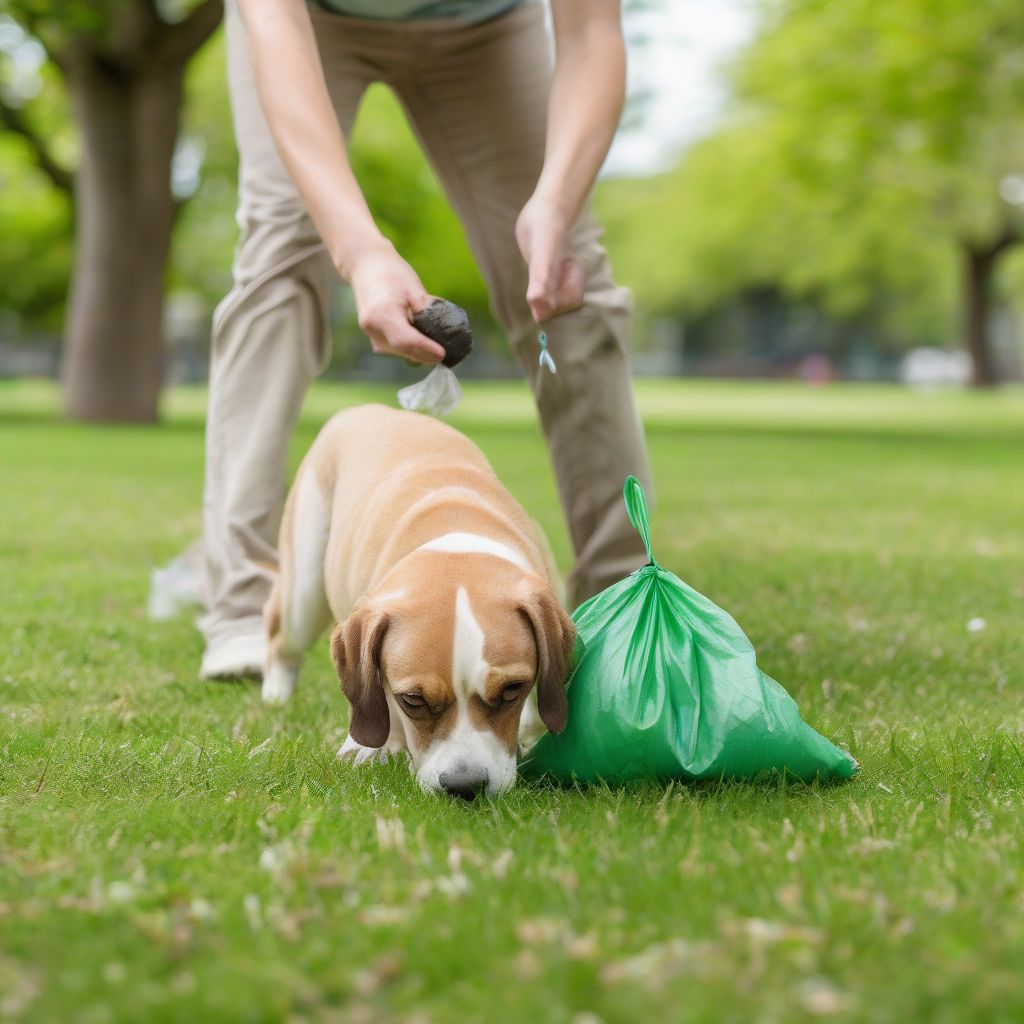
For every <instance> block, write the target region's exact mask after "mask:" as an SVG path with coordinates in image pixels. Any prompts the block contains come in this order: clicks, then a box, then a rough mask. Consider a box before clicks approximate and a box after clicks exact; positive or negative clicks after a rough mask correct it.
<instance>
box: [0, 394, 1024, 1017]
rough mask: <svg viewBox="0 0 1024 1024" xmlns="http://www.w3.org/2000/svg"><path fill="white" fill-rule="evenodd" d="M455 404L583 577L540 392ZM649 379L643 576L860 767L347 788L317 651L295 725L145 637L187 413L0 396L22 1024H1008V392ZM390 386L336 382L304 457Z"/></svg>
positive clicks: (4, 864) (1021, 713)
mask: <svg viewBox="0 0 1024 1024" xmlns="http://www.w3.org/2000/svg"><path fill="white" fill-rule="evenodd" d="M467 390H468V392H469V393H468V395H467V400H466V402H465V404H464V406H463V409H462V410H461V412H460V415H459V416H458V417H457V419H456V422H457V423H458V425H460V426H462V427H463V428H464V429H466V430H467V432H468V433H469V434H470V436H472V437H473V438H474V439H476V440H477V441H478V442H479V443H480V444H481V445H482V447H483V448H484V450H485V451H486V452H487V454H488V455H489V456H490V457H491V459H492V460H493V462H494V464H495V466H496V468H497V470H498V472H499V474H500V475H501V476H502V477H503V479H504V480H505V482H506V483H507V485H508V486H509V487H510V488H511V490H512V491H513V492H514V493H515V494H516V495H517V496H518V497H519V498H520V499H521V500H522V502H523V503H524V504H525V505H526V507H527V508H528V509H529V510H530V511H531V512H532V513H533V514H534V515H536V516H537V517H538V518H539V519H540V520H541V521H542V523H543V524H544V525H545V526H546V528H547V529H548V532H549V534H550V536H551V537H552V540H553V543H554V545H555V549H556V552H557V553H558V555H559V557H560V559H561V560H562V562H563V564H564V563H566V562H567V558H568V548H567V544H566V540H565V533H564V530H563V528H562V525H561V520H560V513H559V511H558V508H557V505H556V503H555V500H554V487H553V484H552V481H551V478H550V472H549V470H548V466H547V461H546V456H545V454H544V450H543V447H542V445H541V443H540V439H539V435H538V432H537V429H536V427H535V425H534V422H533V418H532V413H531V409H530V406H529V404H528V402H527V400H526V398H525V395H524V392H523V391H522V389H520V388H519V387H515V386H511V385H501V386H498V385H494V386H487V385H478V384H470V385H469V387H468V389H467ZM640 395H641V404H642V407H643V411H644V415H645V418H646V419H647V422H648V424H649V436H650V443H651V449H652V453H653V459H654V465H655V473H656V478H657V481H658V508H657V511H656V513H655V517H654V547H655V553H656V555H657V556H658V557H659V559H660V561H662V562H663V563H664V564H665V565H667V566H668V567H669V568H671V569H673V570H674V571H675V572H677V573H678V574H679V575H681V576H682V577H683V578H684V579H686V580H687V581H688V582H689V583H691V584H692V585H693V586H695V587H697V588H698V589H699V590H702V591H703V592H705V593H706V594H708V595H709V596H710V597H711V598H713V599H714V600H716V601H717V602H718V603H719V604H721V605H723V606H724V607H725V608H727V609H729V610H730V611H731V612H732V613H733V614H734V615H735V616H736V618H737V619H738V620H739V621H740V623H741V624H742V625H743V626H744V628H745V629H746V631H747V633H748V634H749V635H750V637H751V639H752V640H753V641H754V644H755V646H756V647H757V649H758V652H759V657H760V663H761V666H762V667H763V668H764V669H765V670H766V671H767V672H768V673H769V674H771V675H772V676H774V677H775V678H777V679H778V680H779V681H780V682H782V683H783V685H785V686H786V687H787V688H788V689H789V690H790V692H792V693H793V694H794V696H795V697H796V698H797V700H798V701H799V703H800V706H801V709H802V711H803V713H804V716H805V717H806V718H807V719H808V721H810V722H811V723H812V724H813V725H815V726H816V727H817V728H818V729H820V730H821V731H822V732H824V733H826V734H827V735H829V736H832V737H834V738H836V739H838V740H839V741H840V742H842V743H844V744H846V745H847V746H848V747H849V748H850V749H851V750H852V752H853V753H854V754H855V755H856V757H857V758H858V759H859V760H860V761H861V762H862V764H863V766H864V768H863V772H862V774H861V776H860V777H859V778H858V779H857V780H856V781H854V782H853V783H851V784H849V785H846V786H843V787H838V788H832V789H818V788H815V787H801V786H791V787H788V788H784V787H774V788H773V787H771V786H760V787H758V786H744V785H724V786H707V787H701V788H693V787H689V786H683V785H674V786H670V787H668V788H667V789H666V788H663V787H658V786H655V785H646V786H641V787H639V788H632V789H629V790H626V791H611V790H591V791H588V792H579V791H557V790H552V789H548V788H536V787H534V788H530V787H526V786H520V787H517V788H516V789H514V790H513V791H512V793H510V794H509V795H508V796H507V797H505V798H502V799H500V800H498V801H495V802H493V803H488V802H486V801H478V802H477V803H475V804H473V805H463V804H462V803H456V802H452V801H448V800H445V799H441V798H436V797H428V796H425V795H423V794H422V793H420V792H419V791H418V789H417V788H416V786H415V785H414V783H413V780H412V779H411V777H410V776H409V774H408V772H407V770H406V769H405V768H403V767H401V766H384V767H378V768H354V767H352V766H350V765H345V764H338V763H336V762H335V760H334V752H335V750H336V749H337V747H338V745H339V743H340V741H341V739H342V738H343V736H344V733H345V716H346V710H345V705H344V701H343V699H342V697H341V695H340V693H339V690H338V684H337V680H336V678H335V676H334V672H333V669H332V667H331V664H330V660H329V657H328V652H327V649H326V642H324V643H323V644H321V645H320V647H319V648H318V649H317V651H316V652H315V654H314V656H312V657H311V658H310V660H309V662H308V664H307V669H306V671H305V673H304V676H303V681H302V687H301V689H300V691H299V694H298V696H297V698H296V700H295V701H294V702H293V703H291V704H290V705H289V706H287V707H286V708H284V709H271V708H267V707H264V706H263V705H262V704H261V702H260V700H259V696H258V693H257V690H256V688H255V687H253V686H248V685H223V684H221V685H218V684H203V683H199V682H197V681H196V678H195V677H196V668H197V665H198V662H199V656H200V640H199V636H198V634H197V633H196V632H195V630H194V628H193V627H192V625H191V624H190V622H189V621H187V620H181V621H176V622H172V623H169V624H167V623H151V622H148V621H147V620H146V617H145V613H144V611H145V604H146V592H147V587H148V576H149V571H150V569H151V567H153V566H154V565H157V564H159V563H161V562H163V561H165V560H166V559H168V558H170V557H172V556H173V555H174V554H176V553H177V552H178V550H179V549H181V548H182V547H184V545H185V544H186V543H187V542H189V541H190V540H191V539H193V538H194V537H195V536H196V535H197V532H198V529H199V501H200V488H201V474H202V419H201V417H202V398H203V396H202V395H201V394H199V393H189V392H176V393H174V394H172V395H171V396H170V398H169V401H168V417H167V421H166V423H165V424H164V425H163V426H161V427H159V428H101V427H95V428H83V427H78V426H70V425H67V424H64V423H62V422H60V421H59V419H58V418H57V417H56V415H55V412H54V409H55V407H56V400H55V396H54V394H53V392H52V391H51V390H50V389H49V388H47V387H44V386H42V385H32V384H10V383H6V384H3V385H0V467H2V473H0V486H2V495H3V499H2V500H3V512H2V516H0V580H2V583H0V626H2V632H0V636H2V641H0V692H2V700H3V703H2V719H0V721H2V724H0V1019H5V1018H10V1019H14V1020H21V1019H24V1020H36V1021H60V1022H66V1021H70V1022H91V1024H103V1022H106V1021H121V1020H125V1021H129V1020H130V1021H151V1020H153V1021H190V1022H191V1021H210V1020H232V1021H272V1020H288V1021H294V1022H298V1021H305V1020H309V1021H339V1022H340V1021H345V1022H349V1021H352V1022H360V1021H367V1022H368V1021H377V1020H389V1021H390V1020H404V1021H409V1022H413V1021H417V1022H426V1021H437V1022H446V1021H457V1022H460V1024H461V1022H468V1021H496V1020H500V1021H528V1022H530V1024H541V1022H546V1021H575V1022H576V1024H594V1022H597V1021H605V1022H608V1024H611V1022H634V1021H650V1022H655V1021H657V1022H661V1021H673V1022H675V1021H701V1022H719V1021H742V1022H744V1024H748V1022H750V1021H779V1022H787V1024H788V1022H790V1021H800V1020H805V1019H806V1020H810V1019H821V1018H827V1019H833V1020H871V1021H893V1022H900V1024H905V1022H907V1021H918V1020H927V1021H940V1022H945V1021H948V1022H950V1024H953V1022H956V1024H961V1022H964V1021H971V1020H984V1021H1020V1020H1022V1019H1024V704H1022V700H1021V698H1022V695H1024V657H1022V655H1024V629H1022V611H1024V448H1022V439H1024V398H1022V396H1021V394H1020V393H1019V392H1016V393H1004V394H1001V395H995V396H973V395H908V394H905V393H902V392H898V391H895V390H887V389H874V388H872V389H855V388H839V387H836V388H829V389H825V390H808V389H804V388H799V387H793V386H789V385H725V384H711V383H707V384H696V383H685V384H682V383H680V384H677V383H657V382H651V383H644V384H643V385H642V386H641V388H640ZM367 397H385V398H386V397H388V393H387V392H382V391H380V390H377V391H374V390H373V389H355V388H342V387H337V386H331V385H322V386H320V387H318V388H317V389H316V390H315V391H314V393H313V394H312V395H311V396H310V401H309V403H308V405H307V408H306V411H305V413H304V417H303V421H302V426H301V430H300V432H299V436H298V437H297V439H296V444H295V448H294V454H295V457H296V459H297V458H298V456H299V454H300V453H301V451H302V450H303V449H304V448H305V447H306V446H307V445H308V443H309V442H310V440H311V439H312V437H313V434H314V431H315V429H316V427H317V426H318V425H319V423H320V422H322V420H323V419H324V418H325V417H326V416H327V415H329V413H330V412H332V411H333V410H335V409H337V408H339V407H341V406H344V405H347V404H351V403H353V402H355V401H360V400H365V399H366V398H367ZM972 620H974V622H973V628H969V627H968V623H969V622H972ZM979 620H984V621H983V623H981V622H980V621H979ZM979 626H980V627H981V628H979Z"/></svg>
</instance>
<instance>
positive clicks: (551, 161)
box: [535, 0, 626, 224]
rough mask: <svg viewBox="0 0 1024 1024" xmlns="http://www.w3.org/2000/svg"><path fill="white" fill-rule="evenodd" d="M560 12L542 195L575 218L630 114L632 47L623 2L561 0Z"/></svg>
mask: <svg viewBox="0 0 1024 1024" xmlns="http://www.w3.org/2000/svg"><path fill="white" fill-rule="evenodd" d="M581 7H585V8H586V11H582V10H580V8H581ZM552 15H553V18H554V24H555V43H556V49H557V61H556V65H555V74H554V79H553V81H552V84H551V98H550V101H549V105H548V130H547V144H546V148H545V154H544V168H543V171H542V172H541V175H540V179H539V181H538V183H537V188H536V192H535V195H536V196H537V197H538V198H539V199H540V200H542V201H543V202H545V203H546V204H550V205H551V206H552V207H555V208H557V209H558V210H559V211H560V212H561V213H562V215H563V216H564V217H565V221H566V223H567V224H571V223H572V222H573V221H575V219H576V217H577V216H578V215H579V212H580V210H581V208H582V206H583V203H584V202H585V201H586V198H587V195H588V194H589V192H590V190H591V188H592V187H593V184H594V180H595V179H596V178H597V173H598V171H599V170H600V169H601V164H602V163H603V162H604V159H605V157H606V156H607V155H608V149H609V147H610V146H611V142H612V138H613V136H614V135H615V130H616V128H617V127H618V124H619V118H620V117H621V115H622V105H623V101H624V98H625V83H626V51H625V45H624V43H623V39H622V30H621V26H620V22H619V4H618V3H617V2H611V0H601V2H598V3H588V4H586V5H581V4H579V3H578V0H562V2H561V3H559V2H557V0H556V2H555V3H554V4H553V5H552Z"/></svg>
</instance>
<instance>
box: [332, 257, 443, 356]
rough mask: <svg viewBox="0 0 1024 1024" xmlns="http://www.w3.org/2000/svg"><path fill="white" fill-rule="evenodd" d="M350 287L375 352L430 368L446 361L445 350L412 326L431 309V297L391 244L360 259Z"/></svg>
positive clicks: (357, 310) (355, 267)
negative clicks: (415, 318) (421, 313)
mask: <svg viewBox="0 0 1024 1024" xmlns="http://www.w3.org/2000/svg"><path fill="white" fill-rule="evenodd" d="M349 284H351V286H352V294H353V295H354V296H355V300H356V313H357V315H358V317H359V329H360V330H362V331H365V332H366V334H367V335H369V338H370V345H371V346H372V348H373V351H374V352H377V353H379V354H381V355H389V356H401V357H402V358H403V359H410V360H412V361H413V362H415V363H425V364H426V365H428V366H430V365H433V364H434V363H439V362H440V361H441V360H442V359H444V355H445V353H444V349H443V348H442V347H441V346H440V345H438V343H437V342H436V341H431V340H430V338H428V337H427V336H426V335H425V334H421V333H420V332H419V331H417V330H416V328H415V327H413V325H412V324H411V323H410V322H409V319H410V317H412V316H413V315H414V314H415V313H418V312H419V311H420V310H421V309H423V307H424V306H427V305H429V303H430V296H429V295H428V294H427V292H426V290H425V289H424V287H423V285H422V284H421V283H420V279H419V277H418V276H417V274H416V271H415V270H413V269H412V267H410V266H409V264H408V263H406V262H405V260H403V259H402V257H401V256H399V255H398V253H397V251H396V250H395V247H394V246H393V245H392V244H391V243H390V242H384V243H382V244H381V245H380V246H376V247H374V249H372V250H371V251H369V252H367V253H365V254H363V255H362V256H360V257H359V259H358V260H357V261H356V263H355V265H354V266H353V268H352V272H351V274H350V276H349Z"/></svg>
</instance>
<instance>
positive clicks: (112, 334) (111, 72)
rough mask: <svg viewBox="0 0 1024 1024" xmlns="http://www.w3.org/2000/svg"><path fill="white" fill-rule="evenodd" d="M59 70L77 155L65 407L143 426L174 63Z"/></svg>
mask: <svg viewBox="0 0 1024 1024" xmlns="http://www.w3.org/2000/svg"><path fill="white" fill-rule="evenodd" d="M65 73H66V75H67V77H68V79H69V86H70V91H71V95H72V96H73V100H74V112H75V120H76V123H77V125H78V129H79V138H80V145H81V163H80V166H79V170H78V174H77V177H76V183H75V199H76V231H75V268H74V273H73V277H72V282H71V295H70V299H69V302H68V314H69V315H68V326H67V333H66V338H65V345H64V362H63V366H62V373H61V376H62V380H63V384H64V408H65V411H66V413H67V415H68V416H70V417H72V418H73V419H78V420H102V421H134V422H140V421H141V422H151V421H154V420H155V419H156V418H157V403H158V398H159V394H160V385H161V378H162V372H163V366H162V364H163V354H164V352H163V349H164V346H163V306H164V272H165V266H166V262H167V255H168V250H169V247H170V239H171V228H172V226H173V223H174V212H175V204H174V198H173V195H172V193H171V185H170V169H171V158H172V156H173V153H174V145H175V141H176V139H177V135H178V123H179V115H180V112H181V102H182V89H183V75H184V63H183V62H177V61H176V62H173V63H171V64H166V63H165V64H161V65H160V66H158V67H155V68H143V69H139V70H134V71H131V72H127V71H124V70H120V69H118V68H116V67H112V66H111V64H110V63H109V62H105V61H104V60H102V59H101V58H99V57H97V56H96V55H95V54H93V53H88V52H87V53H85V54H77V55H75V57H74V59H72V60H69V61H68V65H67V68H66V72H65Z"/></svg>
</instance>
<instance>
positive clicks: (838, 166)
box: [0, 0, 1024, 419]
mask: <svg viewBox="0 0 1024 1024" xmlns="http://www.w3.org/2000/svg"><path fill="white" fill-rule="evenodd" d="M1018 15H1019V12H1018V10H1017V8H1016V7H1015V5H1014V4H1013V3H1011V2H1009V0H1002V2H987V3H983V4H971V3H965V2H959V0H901V2H900V3H898V4H891V5H880V4H876V3H873V2H870V0H848V2H845V3H843V4H841V5H832V4H827V3H811V2H805V3H781V2H770V0H766V2H764V3H755V2H753V0H730V2H727V3H712V2H698V0H693V2H684V0H676V2H673V3H667V4H654V3H651V2H649V0H630V2H628V3H627V4H626V5H625V23H626V26H627V33H628V38H629V46H630V66H631V73H630V97H629V102H628V105H627V110H626V116H625V118H624V123H623V127H622V130H621V132H620V137H619V139H618V141H617V143H616V147H615V149H614V150H613V153H612V156H611V159H610V160H609V163H608V166H607V168H606V171H605V175H604V177H603V179H602V181H601V183H600V185H599V187H598V190H597V196H596V202H597V207H598V210H599V213H600V216H601V218H602V220H603V221H604V223H605V225H606V227H607V245H608V248H609V249H610V251H611V253H612V257H613V262H614V266H615V269H616V273H617V275H618V277H619V278H620V280H621V281H623V282H624V283H625V284H627V285H628V286H629V287H630V288H632V290H633V293H634V295H635V300H636V308H637V320H636V330H635V333H634V347H635V350H636V353H637V356H636V363H637V370H638V372H640V373H645V374H688V375H698V376H729V377H736V376H752V377H794V376H796V377H799V376H805V377H809V378H812V379H815V380H822V379H829V378H833V377H838V378H842V379H849V380H895V379H900V378H901V376H904V377H905V376H906V374H907V372H908V370H909V372H910V375H911V377H912V378H913V379H917V380H927V379H929V377H930V376H931V377H932V378H935V379H938V380H945V381H959V380H963V379H965V378H967V379H971V380H973V382H974V383H975V384H978V385H982V386H989V385H992V384H994V383H997V382H1005V381H1013V380H1018V379H1019V378H1020V376H1021V372H1022V365H1024V359H1022V340H1021V338H1022V328H1021V314H1022V310H1024V246H1021V245H1020V241H1021V237H1022V235H1021V230H1022V229H1021V225H1022V223H1024V124H1022V121H1021V118H1020V110H1021V105H1022V97H1024V68H1022V66H1021V59H1020V47H1021V33H1022V31H1024V29H1022V27H1021V20H1020V18H1019V16H1018ZM219 16H220V7H219V3H218V2H217V0H206V2H205V3H202V4H200V5H198V6H196V5H193V4H189V3H187V2H181V0H177V2H164V3H154V4H152V5H151V4H149V3H143V2H141V0H139V2H130V3H129V2H126V0H104V2H101V3H94V2H90V3H76V2H70V3H60V4H55V3H45V2H42V0H4V2H3V3H2V4H0V186H2V187H0V375H3V376H24V375H49V376H57V375H59V374H60V373H61V371H62V370H63V372H64V375H65V377H66V378H67V381H68V385H67V387H68V393H67V395H66V408H67V409H68V411H69V412H70V413H71V414H72V415H75V416H80V417H82V418H93V419H97V418H98V419H133V418H134V419H145V418H152V417H154V416H155V415H156V409H157V392H158V389H159V385H160V381H161V374H160V372H159V371H160V370H161V369H162V368H163V367H164V366H165V365H166V371H167V372H166V374H164V375H163V379H165V380H168V381H170V382H182V381H199V380H202V379H203V377H204V375H205V371H206V361H207V350H208V334H209V322H210V317H211V313H212V310H213V308H214V306H215V304H216V303H217V301H218V300H219V299H220V298H221V297H222V296H223V295H224V294H225V293H226V291H227V290H228V288H229V285H230V267H231V258H232V252H233V248H234V244H235V240H236V226H235V222H234V216H233V211H234V180H235V173H236V167H237V157H236V153H235V149H234V143H233V138H232V134H231V130H230V110H229V105H228V100H227V96H226V91H225V84H224V52H223V39H222V36H221V34H220V32H219V31H218V30H217V29H216V25H217V22H218V19H219ZM211 33H212V38H208V37H210V36H211ZM352 148H353V154H354V157H353V159H354V163H355V166H356V170H357V174H358V177H359V180H360V182H361V184H362V186H363V188H364V190H365V191H366V193H367V196H368V198H369V200H370V203H371V206H372V208H373V209H374V211H375V213H376V215H377V217H378V219H379V222H380V224H381V226H382V227H383V228H384V230H385V231H386V232H387V234H388V235H389V236H390V237H391V238H392V239H393V240H394V241H395V242H396V244H397V246H398V249H399V251H400V252H401V253H403V255H405V256H406V258H407V259H408V260H409V261H410V262H411V263H412V265H413V266H414V267H415V268H416V270H417V271H418V272H419V273H420V275H421V276H422V278H423V280H424V283H425V285H426V287H427V288H428V290H430V291H432V292H434V293H435V294H441V295H445V296H447V297H450V298H452V299H453V300H455V301H457V302H459V303H460V304H462V305H463V306H465V307H466V308H467V309H469V311H470V313H471V315H472V318H473V322H474V324H475V325H476V328H477V331H478V333H479V335H480V337H481V340H482V346H481V347H482V351H481V353H480V354H479V355H478V358H477V359H475V360H474V361H473V362H472V363H470V364H467V366H466V367H465V370H464V372H465V374H466V375H467V376H473V375H478V376H485V377H487V376H498V377H501V376H511V375H514V374H515V372H516V371H515V368H514V364H513V363H512V361H511V359H510V358H509V356H508V353H507V351H506V348H505V345H504V340H503V339H502V337H501V335H500V332H499V331H498V330H497V329H496V327H495V325H494V323H493V321H492V320H491V319H490V317H489V315H488V311H487V297H486V293H485V290H484V285H483V282H482V280H481V278H480V276H479V274H478V273H477V271H476V269H475V267H474V265H473V261H472V259H471V257H470V255H469V252H468V249H467V247H466V243H465V239H464V237H463V234H462V232H461V229H460V228H459V226H458V223H457V221H456V220H455V218H454V216H453V215H452V214H451V212H450V211H449V209H448V206H447V204H446V203H445V201H444V198H443V197H442V196H441V195H440V193H439V190H438V187H437V185H436V182H435V180H434V178H433V176H432V174H431V172H430V170H429V168H428V166H427V165H426V163H425V161H424V159H423V158H422V156H421V155H420V153H419V151H418V149H417V147H416V144H415V142H414V140H413V138H412V135H411V133H410V131H409V129H408V128H407V126H406V124H405V121H404V118H403V116H402V114H401V111H400V110H399V108H398V105H397V103H396V102H395V101H394V100H393V99H392V98H391V96H390V94H389V93H387V92H386V91H385V90H384V89H383V87H377V88H375V89H373V90H372V91H371V93H370V94H369V95H368V96H367V98H366V100H365V102H364V104H363V108H362V110H361V114H360V117H359V120H358V123H357V126H356V130H355V133H354V140H353V147H352ZM76 169H77V175H76V173H75V172H76ZM76 185H77V187H76ZM76 227H77V231H76ZM74 266H77V267H78V268H79V274H78V276H77V277H76V278H74V279H73V278H72V268H73V267H74ZM69 284H70V285H72V286H73V287H72V289H71V291H70V293H69ZM164 285H166V287H163V286H164ZM69 294H70V298H69ZM334 338H335V354H334V360H333V363H332V366H331V368H330V370H329V374H330V375H333V376H344V377H347V378H350V379H351V378H353V377H362V378H368V377H387V376H393V377H401V375H402V373H403V371H402V368H401V367H400V366H398V365H397V364H396V363H394V362H393V361H391V362H389V361H385V360H379V359H373V358H372V357H371V356H370V355H369V353H368V351H367V346H366V344H365V341H364V339H363V338H362V337H361V336H360V335H359V333H358V331H357V329H356V326H355V322H354V316H353V313H352V308H351V302H350V299H349V296H348V293H347V292H346V291H345V290H344V289H342V288H339V289H338V290H337V294H336V301H335V309H334ZM922 348H924V349H939V350H942V351H943V352H945V353H948V357H946V358H944V357H943V356H941V355H936V354H935V353H934V352H932V353H930V358H929V354H928V353H925V354H924V355H923V356H919V357H918V365H917V370H916V373H915V371H914V367H913V364H909V365H908V364H907V363H906V362H905V356H906V354H907V353H908V352H911V351H913V350H919V349H922Z"/></svg>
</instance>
